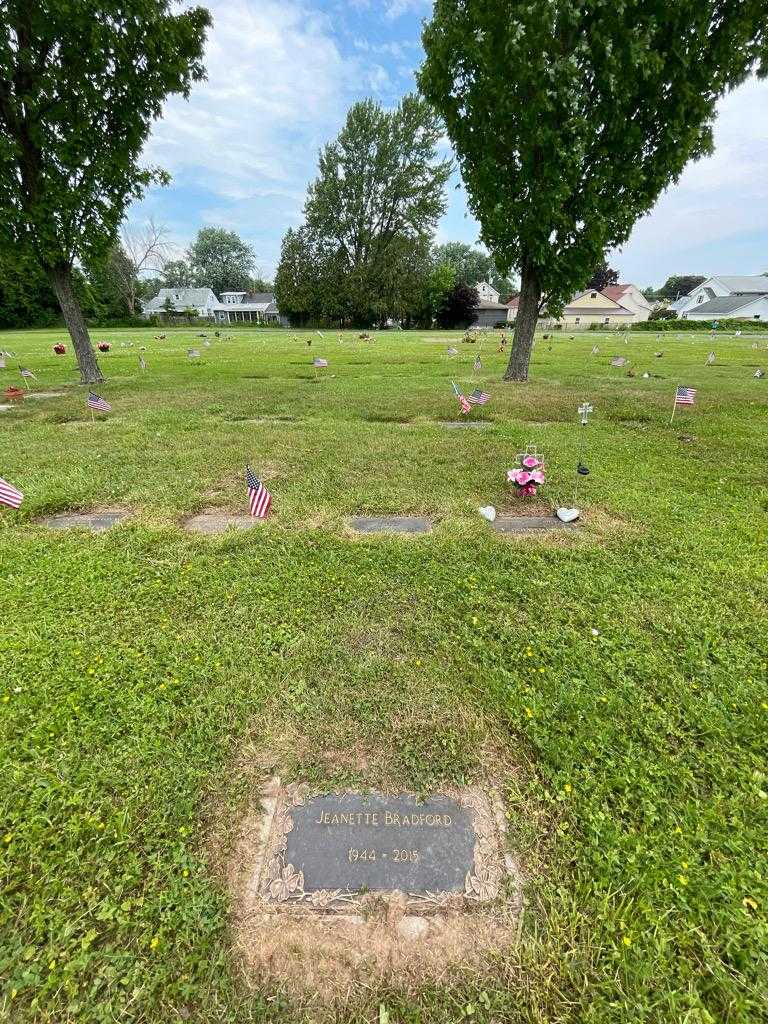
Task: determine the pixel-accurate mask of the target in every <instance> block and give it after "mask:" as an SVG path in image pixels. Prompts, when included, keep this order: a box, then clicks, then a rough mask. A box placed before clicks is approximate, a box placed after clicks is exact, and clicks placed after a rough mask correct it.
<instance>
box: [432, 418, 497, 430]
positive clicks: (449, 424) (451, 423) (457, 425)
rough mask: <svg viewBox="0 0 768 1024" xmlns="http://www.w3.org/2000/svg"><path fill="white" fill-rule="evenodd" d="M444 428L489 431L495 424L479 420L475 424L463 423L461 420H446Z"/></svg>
mask: <svg viewBox="0 0 768 1024" xmlns="http://www.w3.org/2000/svg"><path fill="white" fill-rule="evenodd" d="M443 426H444V427H445V428H446V430H487V429H488V428H489V427H491V426H493V424H492V423H488V422H487V421H485V420H478V421H477V422H475V423H463V422H462V421H461V420H446V421H445V422H444V423H443Z"/></svg>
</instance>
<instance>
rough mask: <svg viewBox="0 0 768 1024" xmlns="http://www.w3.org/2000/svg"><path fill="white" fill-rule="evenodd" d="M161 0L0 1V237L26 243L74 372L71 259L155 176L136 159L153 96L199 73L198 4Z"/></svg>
mask: <svg viewBox="0 0 768 1024" xmlns="http://www.w3.org/2000/svg"><path fill="white" fill-rule="evenodd" d="M172 7H173V4H172V3H171V0H67V2H66V3H62V2H61V0H5V2H3V3H2V4H0V192H1V193H2V202H1V203H0V244H9V245H15V246H16V247H17V248H18V250H19V252H23V253H25V254H31V255H32V256H33V257H34V259H35V260H36V262H37V264H38V265H39V266H40V267H41V268H42V269H43V270H44V272H45V274H46V276H47V277H48V279H49V281H50V282H51V285H52V286H53V289H54V291H55V293H56V296H57V298H58V301H59V304H60V306H61V311H62V314H63V316H64V320H65V323H66V325H67V328H68V329H69V333H70V335H71V337H72V343H73V346H74V349H75V353H76V355H77V360H78V364H79V367H80V373H81V376H82V378H83V380H85V381H96V380H100V379H101V374H100V372H99V368H98V364H97V362H96V358H95V355H94V352H93V348H92V346H91V342H90V338H89V336H88V329H87V327H86V325H85V320H84V318H83V315H82V311H81V309H80V306H79V303H78V300H77V295H76V293H75V289H74V287H73V273H72V271H73V266H74V264H75V262H76V261H80V262H82V263H84V264H87V263H89V262H95V261H98V260H99V259H100V258H102V257H105V256H106V254H107V253H108V252H109V250H110V248H111V246H112V245H113V244H114V241H115V238H116V233H117V227H118V224H119V223H120V222H121V220H122V219H123V216H124V214H125V210H126V207H127V206H128V204H129V203H130V202H131V201H132V200H134V199H136V198H137V197H139V196H140V195H141V194H142V192H143V190H144V189H145V188H146V186H147V185H149V184H150V183H151V182H153V181H162V180H164V178H165V176H164V175H163V174H162V172H160V171H158V170H153V169H151V168H141V167H139V165H138V159H139V155H140V153H141V149H142V147H143V145H144V143H145V141H146V138H147V135H148V133H149V129H150V126H151V124H152V121H153V120H154V119H155V118H156V117H157V116H158V115H159V114H160V111H161V106H162V103H163V100H164V99H165V98H166V96H168V95H169V94H171V93H182V94H184V95H187V93H188V92H189V89H190V87H191V84H192V82H194V81H196V80H197V79H200V78H202V77H203V65H202V62H201V57H202V50H203V43H204V38H205V30H206V27H207V25H208V24H209V22H210V18H209V15H208V12H207V11H206V10H204V9H203V8H200V7H195V8H191V9H188V10H185V11H182V12H180V13H177V14H173V13H171V10H172Z"/></svg>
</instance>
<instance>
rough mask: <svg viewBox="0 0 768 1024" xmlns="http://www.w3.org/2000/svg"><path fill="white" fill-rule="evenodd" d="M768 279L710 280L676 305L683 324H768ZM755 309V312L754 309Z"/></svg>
mask: <svg viewBox="0 0 768 1024" xmlns="http://www.w3.org/2000/svg"><path fill="white" fill-rule="evenodd" d="M765 298H768V277H760V276H753V277H723V276H718V277H710V278H709V279H708V280H707V281H704V282H703V283H702V284H700V285H697V287H696V288H694V289H693V291H691V292H690V293H689V294H688V295H685V296H683V297H682V298H680V299H678V300H677V301H676V302H674V303H673V307H672V308H674V309H675V311H676V312H677V314H678V316H679V317H680V319H681V320H718V319H733V318H739V319H749V320H766V319H768V315H767V314H766V311H765V308H764V304H763V303H761V299H765ZM753 306H754V308H753Z"/></svg>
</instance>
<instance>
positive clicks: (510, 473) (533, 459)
mask: <svg viewBox="0 0 768 1024" xmlns="http://www.w3.org/2000/svg"><path fill="white" fill-rule="evenodd" d="M517 461H518V463H519V465H517V466H516V467H515V468H514V469H508V470H507V480H508V481H509V483H511V484H513V485H514V487H515V488H516V490H517V494H518V496H519V497H521V498H532V497H535V495H536V494H538V491H539V488H540V487H542V486H543V485H544V484H545V483H546V480H547V475H546V467H545V465H544V462H543V461H542V458H541V456H540V455H539V454H538V453H537V452H531V451H527V452H521V454H520V455H518V456H517Z"/></svg>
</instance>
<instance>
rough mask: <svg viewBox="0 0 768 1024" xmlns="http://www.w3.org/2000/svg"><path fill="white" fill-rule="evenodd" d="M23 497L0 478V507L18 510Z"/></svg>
mask: <svg viewBox="0 0 768 1024" xmlns="http://www.w3.org/2000/svg"><path fill="white" fill-rule="evenodd" d="M23 498H24V495H23V494H22V493H21V491H19V490H17V489H16V488H15V487H14V486H13V485H12V484H9V483H8V481H7V480H3V478H2V477H0V505H7V506H8V507H9V508H18V507H19V505H20V504H21V502H22V500H23Z"/></svg>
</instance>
